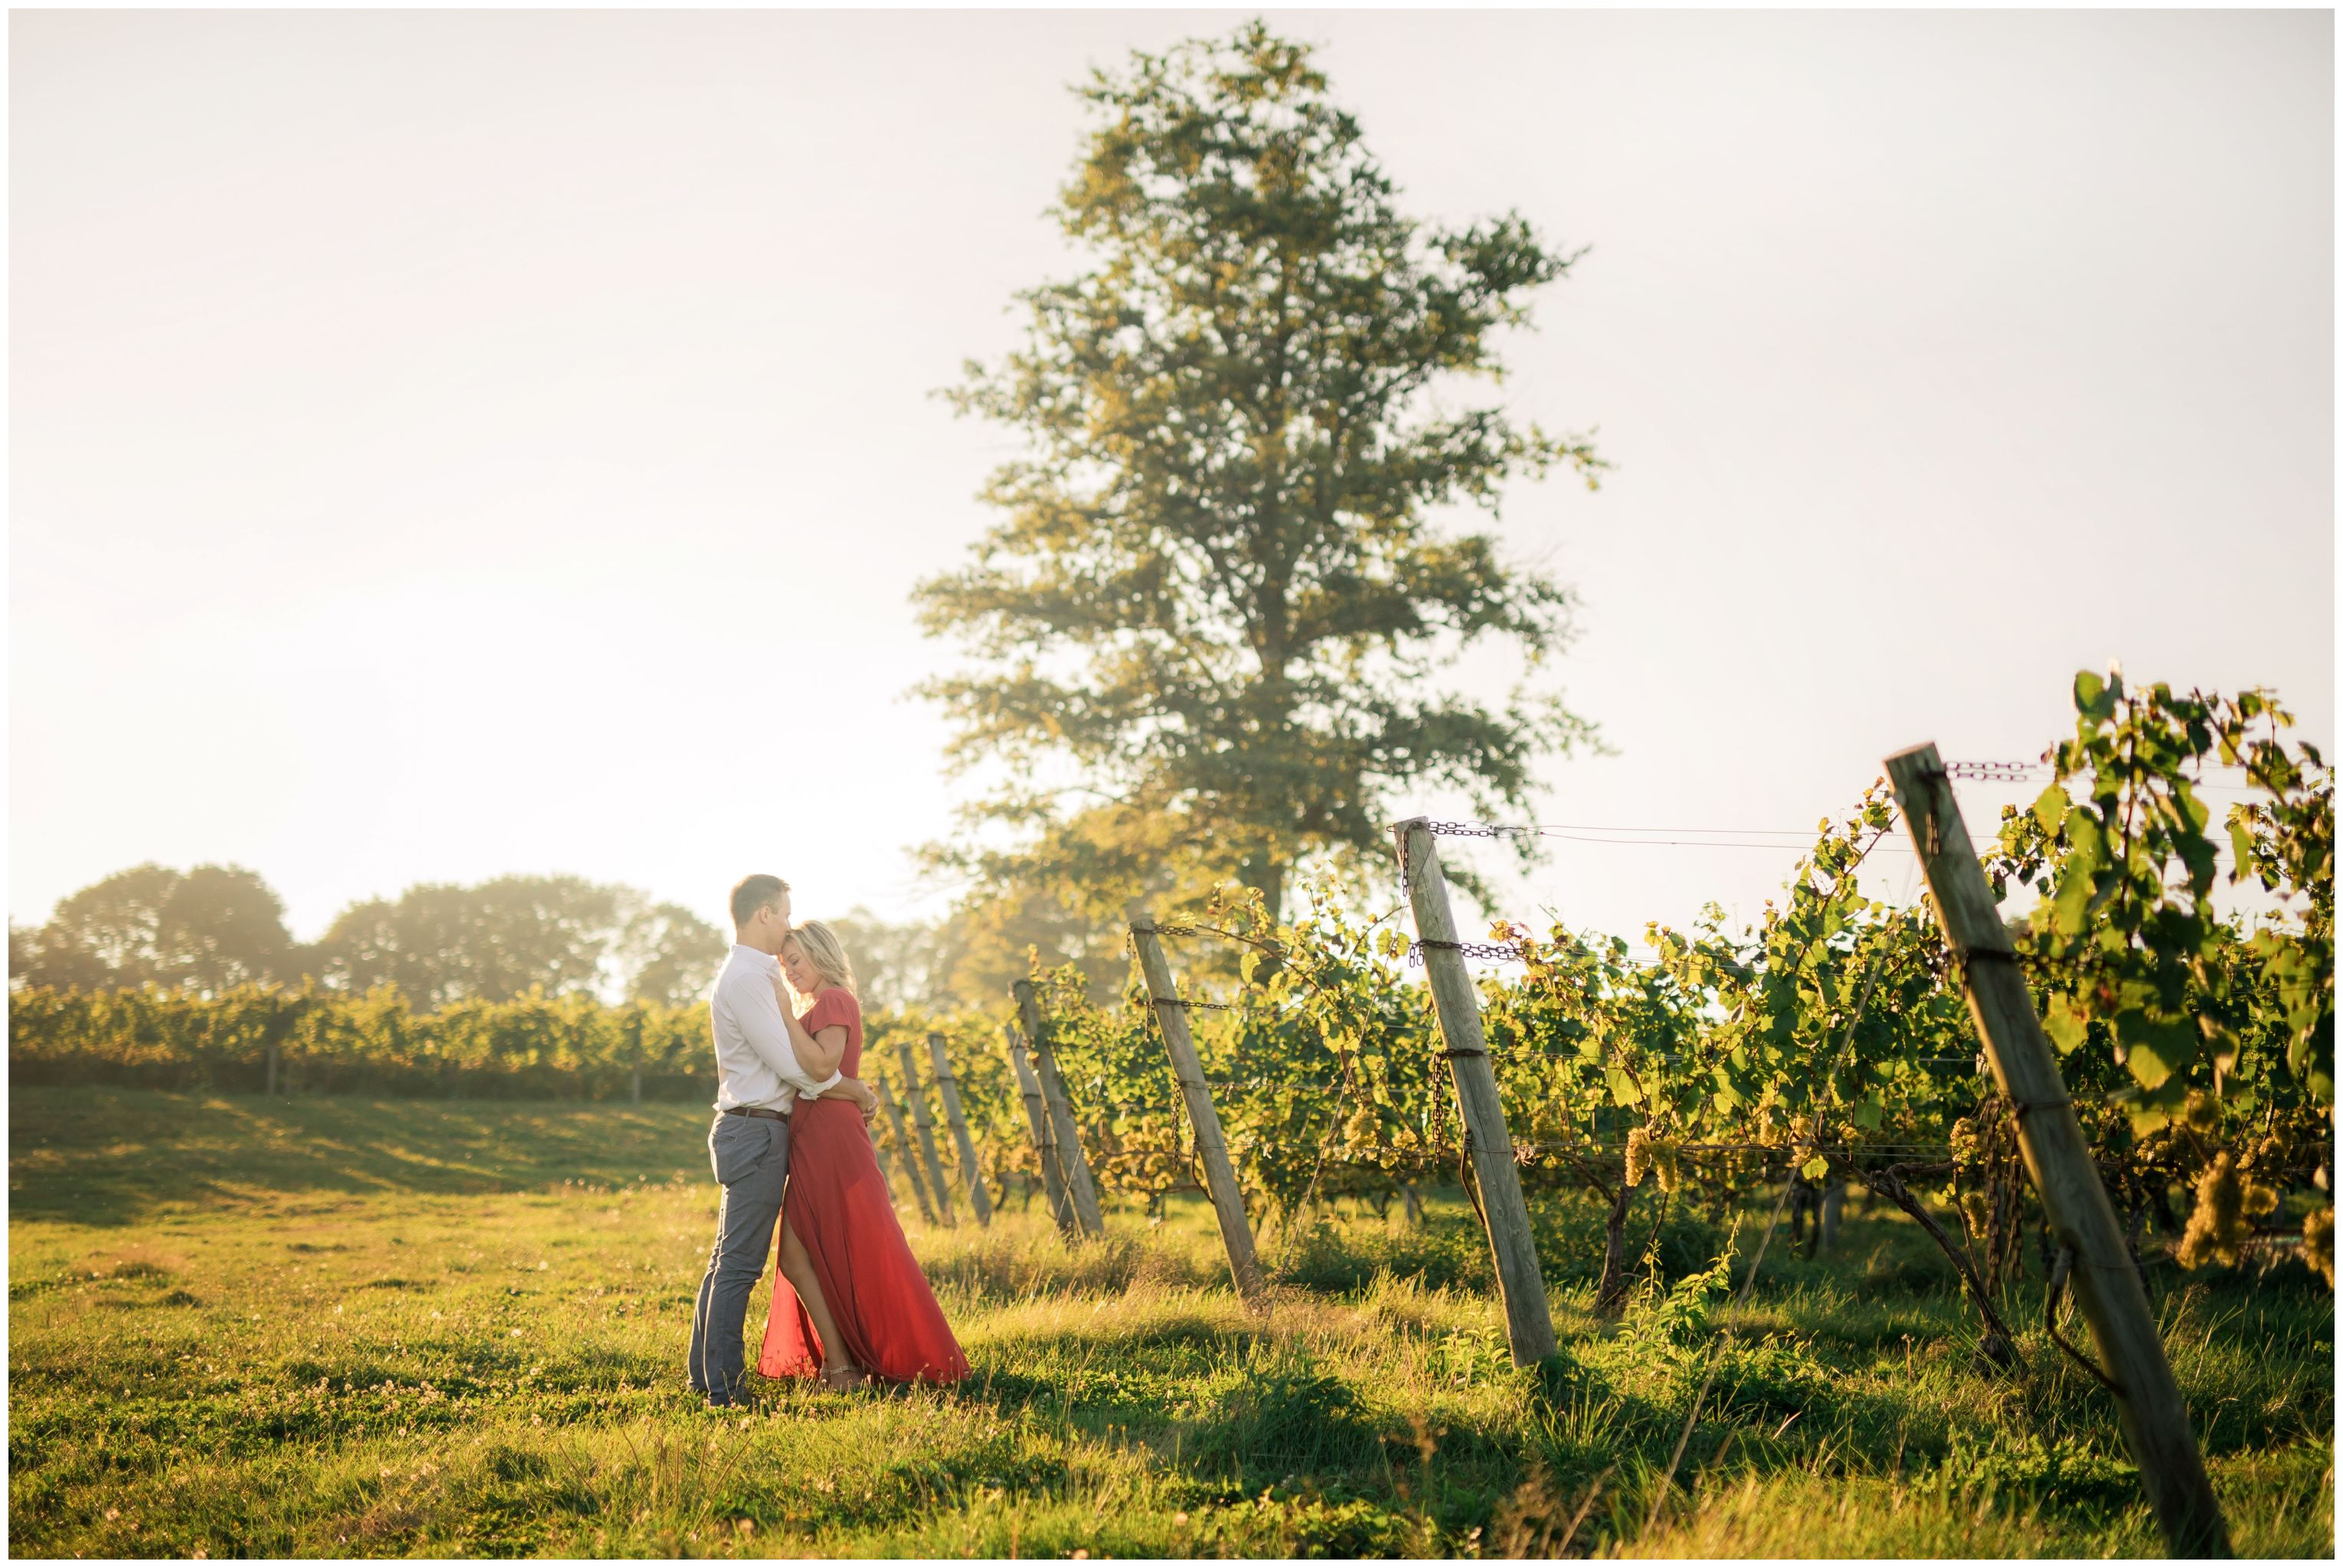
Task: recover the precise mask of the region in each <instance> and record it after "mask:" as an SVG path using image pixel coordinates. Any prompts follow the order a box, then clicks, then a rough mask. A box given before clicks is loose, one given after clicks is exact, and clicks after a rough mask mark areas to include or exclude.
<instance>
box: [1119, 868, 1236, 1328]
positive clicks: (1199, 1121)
mask: <svg viewBox="0 0 2343 1568" xmlns="http://www.w3.org/2000/svg"><path fill="white" fill-rule="evenodd" d="M1125 912H1126V913H1128V914H1129V915H1130V917H1131V945H1132V946H1134V947H1136V948H1137V949H1138V950H1139V969H1140V972H1141V974H1142V975H1144V976H1145V977H1146V978H1147V994H1148V998H1149V1000H1151V1001H1152V1002H1153V1003H1154V1004H1155V1017H1156V1020H1157V1021H1158V1022H1159V1023H1161V1025H1162V1026H1163V1049H1164V1050H1165V1052H1166V1053H1167V1054H1169V1055H1170V1057H1171V1058H1172V1078H1173V1079H1174V1080H1175V1081H1178V1083H1179V1085H1180V1095H1181V1098H1182V1099H1183V1100H1185V1101H1187V1104H1188V1122H1189V1125H1190V1126H1192V1127H1193V1128H1195V1130H1196V1158H1197V1159H1198V1161H1201V1162H1202V1165H1203V1167H1204V1187H1205V1190H1206V1191H1209V1192H1210V1193H1211V1194H1212V1212H1213V1213H1214V1214H1216V1215H1218V1216H1219V1217H1220V1221H1221V1241H1222V1244H1224V1245H1225V1246H1226V1247H1227V1248H1228V1250H1229V1273H1230V1275H1231V1277H1232V1278H1233V1279H1234V1280H1235V1281H1236V1286H1237V1293H1238V1294H1239V1295H1241V1296H1242V1297H1243V1298H1244V1299H1245V1300H1246V1301H1248V1302H1259V1301H1260V1300H1261V1299H1262V1277H1261V1263H1260V1261H1259V1260H1258V1259H1256V1258H1255V1257H1254V1256H1253V1250H1252V1226H1251V1225H1250V1224H1248V1223H1246V1221H1245V1211H1244V1197H1243V1195H1242V1193H1241V1192H1240V1191H1238V1188H1237V1172H1236V1168H1235V1167H1234V1166H1233V1165H1232V1164H1231V1163H1230V1162H1229V1144H1228V1139H1227V1137H1226V1135H1224V1134H1223V1133H1222V1131H1221V1118H1220V1113H1219V1112H1218V1111H1214V1110H1213V1109H1212V1091H1211V1090H1210V1089H1208V1088H1206V1087H1205V1084H1204V1069H1203V1064H1202V1062H1200V1061H1198V1060H1197V1059H1196V1042H1195V1040H1193V1039H1192V1037H1191V1036H1190V1035H1189V1033H1188V1011H1187V1007H1186V1005H1185V1004H1184V1003H1182V1001H1181V1000H1180V988H1179V986H1178V985H1177V984H1176V983H1175V982H1174V981H1173V980H1172V966H1171V965H1170V964H1169V963H1167V962H1166V961H1164V958H1163V944H1162V942H1161V940H1158V938H1157V936H1156V934H1155V917H1154V916H1152V915H1151V914H1150V913H1148V910H1147V906H1146V905H1145V904H1144V903H1142V902H1140V901H1139V900H1132V901H1131V904H1130V906H1129V908H1128V909H1127V910H1126V911H1125Z"/></svg>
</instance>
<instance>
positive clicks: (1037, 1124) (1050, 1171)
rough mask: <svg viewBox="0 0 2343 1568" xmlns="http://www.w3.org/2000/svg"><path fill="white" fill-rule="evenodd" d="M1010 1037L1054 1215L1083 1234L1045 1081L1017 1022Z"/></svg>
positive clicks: (1064, 1227) (1013, 1063) (1014, 1065)
mask: <svg viewBox="0 0 2343 1568" xmlns="http://www.w3.org/2000/svg"><path fill="white" fill-rule="evenodd" d="M1002 1032H1003V1033H1005V1034H1006V1035H1007V1036H1008V1037H1009V1065H1010V1067H1011V1069H1013V1070H1015V1072H1016V1074H1017V1091H1018V1093H1019V1095H1020V1096H1021V1097H1022V1098H1023V1100H1024V1101H1025V1121H1026V1124H1027V1125H1028V1126H1030V1127H1031V1128H1032V1130H1033V1153H1034V1156H1035V1158H1036V1159H1037V1160H1038V1161H1040V1163H1041V1186H1042V1189H1043V1190H1044V1191H1047V1192H1048V1193H1049V1195H1050V1217H1051V1219H1053V1220H1055V1221H1057V1222H1058V1229H1059V1230H1061V1231H1064V1232H1065V1233H1066V1234H1067V1235H1069V1236H1079V1235H1080V1234H1081V1221H1078V1220H1076V1219H1075V1218H1074V1200H1073V1198H1072V1196H1071V1194H1070V1193H1068V1192H1067V1191H1066V1173H1065V1171H1063V1170H1062V1169H1061V1168H1060V1166H1059V1164H1058V1141H1057V1139H1056V1137H1055V1136H1053V1135H1052V1134H1051V1131H1050V1111H1049V1108H1048V1107H1047V1106H1046V1105H1044V1104H1043V1103H1042V1101H1041V1080H1040V1079H1039V1078H1037V1077H1035V1076H1034V1073H1033V1064H1032V1063H1031V1061H1028V1060H1026V1059H1025V1042H1024V1040H1022V1039H1021V1038H1020V1037H1019V1035H1018V1033H1017V1026H1016V1025H1015V1024H1013V1023H1012V1024H1008V1025H1005V1026H1004V1027H1003V1030H1002Z"/></svg>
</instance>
